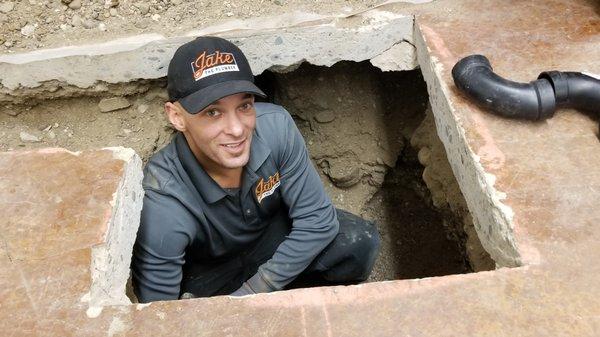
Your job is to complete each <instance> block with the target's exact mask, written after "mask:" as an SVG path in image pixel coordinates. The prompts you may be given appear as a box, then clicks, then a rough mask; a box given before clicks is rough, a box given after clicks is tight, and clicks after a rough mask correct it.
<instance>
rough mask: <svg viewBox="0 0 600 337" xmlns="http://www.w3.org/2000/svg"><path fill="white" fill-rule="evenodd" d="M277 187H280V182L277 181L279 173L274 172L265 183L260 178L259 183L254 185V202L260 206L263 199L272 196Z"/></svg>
mask: <svg viewBox="0 0 600 337" xmlns="http://www.w3.org/2000/svg"><path fill="white" fill-rule="evenodd" d="M279 185H281V182H280V181H279V172H276V173H275V174H274V175H272V176H270V177H269V180H267V181H265V180H264V179H263V178H260V181H259V182H258V184H256V190H255V192H256V200H258V203H259V204H260V202H261V201H262V200H263V199H264V198H266V197H268V196H270V195H271V194H273V192H275V190H276V189H277V187H279Z"/></svg>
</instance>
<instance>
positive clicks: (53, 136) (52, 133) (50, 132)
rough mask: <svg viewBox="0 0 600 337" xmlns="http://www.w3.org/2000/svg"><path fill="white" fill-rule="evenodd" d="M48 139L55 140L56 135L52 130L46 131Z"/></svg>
mask: <svg viewBox="0 0 600 337" xmlns="http://www.w3.org/2000/svg"><path fill="white" fill-rule="evenodd" d="M48 138H49V139H54V138H56V134H55V133H54V131H52V130H50V131H48Z"/></svg>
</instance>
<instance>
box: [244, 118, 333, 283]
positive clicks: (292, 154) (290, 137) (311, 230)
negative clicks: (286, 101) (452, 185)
mask: <svg viewBox="0 0 600 337" xmlns="http://www.w3.org/2000/svg"><path fill="white" fill-rule="evenodd" d="M283 116H284V118H283V123H282V125H277V129H278V130H281V131H280V132H278V133H279V137H281V138H280V139H278V144H277V146H278V147H279V149H277V151H275V153H276V155H275V156H276V161H277V163H278V165H279V169H280V173H281V187H280V188H281V195H282V198H283V201H284V203H285V204H286V205H287V206H288V208H289V213H288V215H289V217H290V219H291V220H292V230H291V233H290V234H289V235H288V236H287V237H286V239H285V240H284V241H283V242H282V243H281V244H280V245H279V247H278V248H277V250H276V251H275V253H274V254H273V257H272V258H271V259H270V260H268V261H267V262H266V263H264V264H263V265H261V266H260V267H259V269H258V272H257V274H256V275H254V276H252V277H251V278H250V279H249V280H248V283H249V285H250V287H251V288H252V289H253V290H254V291H255V292H268V291H273V290H279V289H282V288H283V287H284V286H286V285H287V284H288V283H290V282H291V281H293V280H294V279H295V278H296V277H297V276H298V275H299V274H300V273H301V272H302V271H304V269H306V267H307V266H308V265H309V264H310V263H311V262H312V261H313V260H314V258H315V257H316V256H317V255H318V254H319V253H320V252H321V251H322V250H323V249H324V248H325V247H326V246H327V245H328V244H329V243H330V242H331V241H332V240H333V239H334V238H335V236H336V235H337V233H338V229H339V223H338V220H337V215H336V213H335V208H334V207H333V205H332V203H331V200H330V198H329V197H328V196H327V194H326V192H325V189H324V187H323V183H322V181H321V179H320V177H319V175H318V173H317V171H316V170H315V168H314V166H313V164H312V162H311V160H310V156H309V154H308V150H307V148H306V145H305V143H304V138H303V137H302V135H301V134H300V131H299V130H298V128H297V127H296V124H295V123H294V120H293V119H292V118H291V116H290V115H289V113H287V112H285V113H284V114H283Z"/></svg>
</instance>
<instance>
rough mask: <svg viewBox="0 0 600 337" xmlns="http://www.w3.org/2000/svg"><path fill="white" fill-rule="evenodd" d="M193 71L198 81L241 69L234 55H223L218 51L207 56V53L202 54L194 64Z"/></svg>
mask: <svg viewBox="0 0 600 337" xmlns="http://www.w3.org/2000/svg"><path fill="white" fill-rule="evenodd" d="M192 71H193V72H194V80H196V81H197V80H199V79H201V78H204V77H207V76H210V75H214V74H218V73H222V72H227V71H239V68H238V66H237V63H236V62H235V57H234V56H233V54H232V53H222V52H220V51H218V50H217V51H215V52H214V53H212V54H209V55H206V51H204V52H202V54H200V55H199V56H198V57H197V58H196V60H195V61H194V62H192Z"/></svg>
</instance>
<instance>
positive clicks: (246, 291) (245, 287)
mask: <svg viewBox="0 0 600 337" xmlns="http://www.w3.org/2000/svg"><path fill="white" fill-rule="evenodd" d="M252 294H256V292H255V291H254V290H252V288H250V285H249V284H248V282H244V283H243V284H242V286H241V287H240V288H239V289H238V290H236V291H234V292H232V293H231V294H230V295H229V296H246V295H252Z"/></svg>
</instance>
